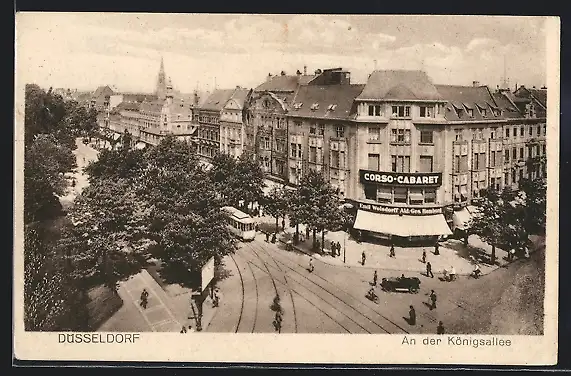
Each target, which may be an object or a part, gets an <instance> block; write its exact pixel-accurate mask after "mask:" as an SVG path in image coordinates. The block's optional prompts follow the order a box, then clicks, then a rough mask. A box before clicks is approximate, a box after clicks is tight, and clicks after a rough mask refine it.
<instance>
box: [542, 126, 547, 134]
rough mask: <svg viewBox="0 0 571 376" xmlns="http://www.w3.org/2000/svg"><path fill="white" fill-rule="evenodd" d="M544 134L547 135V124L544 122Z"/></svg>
mask: <svg viewBox="0 0 571 376" xmlns="http://www.w3.org/2000/svg"><path fill="white" fill-rule="evenodd" d="M543 135H544V136H546V135H547V126H546V125H545V124H543Z"/></svg>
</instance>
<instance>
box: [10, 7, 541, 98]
mask: <svg viewBox="0 0 571 376" xmlns="http://www.w3.org/2000/svg"><path fill="white" fill-rule="evenodd" d="M544 22H545V19H543V18H539V17H534V18H526V17H476V16H464V17H462V16H350V15H335V16H319V15H238V14H233V15H205V14H202V15H191V14H134V13H132V14H115V13H113V14H112V13H106V14H103V13H27V14H25V13H24V14H19V15H18V16H17V19H16V45H17V52H16V53H17V55H16V59H17V60H16V67H17V74H18V79H19V80H21V82H22V81H23V82H34V83H37V84H39V85H41V86H43V87H49V86H54V87H71V88H78V89H81V90H93V89H94V88H95V87H97V86H99V85H105V84H109V85H112V86H114V87H115V88H116V89H118V90H120V91H152V90H153V88H154V86H155V82H156V75H157V72H158V69H159V64H160V58H161V56H162V57H163V58H164V63H165V69H166V72H167V75H168V76H170V77H171V78H172V81H173V84H174V86H175V88H177V89H179V90H181V91H183V92H187V93H188V92H192V91H193V90H194V89H195V88H196V87H197V86H198V88H199V89H200V90H211V89H212V87H213V86H214V84H215V83H216V85H217V87H218V88H231V87H234V86H236V85H241V86H244V87H255V86H257V85H259V84H260V83H261V82H263V80H264V79H265V78H266V76H267V75H268V73H270V72H271V73H272V74H279V72H280V71H282V70H284V71H286V72H287V73H290V74H293V73H295V71H296V70H298V69H299V70H303V66H304V65H307V70H308V72H313V71H315V69H317V68H322V69H323V68H332V67H343V68H346V69H349V70H350V71H351V72H352V81H353V82H355V83H365V82H366V79H367V76H368V74H369V73H370V72H371V71H372V70H373V69H375V60H376V68H377V69H424V70H425V71H426V72H427V73H428V74H429V75H430V77H431V78H432V80H433V81H434V82H435V83H440V84H458V85H465V84H471V82H472V81H473V80H477V81H480V82H481V83H482V84H488V85H490V86H493V87H495V85H497V84H499V83H501V80H502V77H503V74H504V67H505V69H506V73H507V76H508V78H509V82H510V86H514V85H515V83H518V84H525V85H529V86H534V85H535V86H542V85H544V84H545V75H546V73H545V71H546V63H545V59H546V57H545V56H546V51H545V49H546V46H545V45H546V37H545V27H544ZM504 61H505V64H504Z"/></svg>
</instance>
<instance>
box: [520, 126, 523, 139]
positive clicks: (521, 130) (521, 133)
mask: <svg viewBox="0 0 571 376" xmlns="http://www.w3.org/2000/svg"><path fill="white" fill-rule="evenodd" d="M519 135H520V137H523V126H522V127H521V128H520V129H519Z"/></svg>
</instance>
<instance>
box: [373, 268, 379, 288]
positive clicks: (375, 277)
mask: <svg viewBox="0 0 571 376" xmlns="http://www.w3.org/2000/svg"><path fill="white" fill-rule="evenodd" d="M377 278H378V275H377V271H376V270H375V274H373V285H374V286H376V285H377Z"/></svg>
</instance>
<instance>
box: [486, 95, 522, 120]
mask: <svg viewBox="0 0 571 376" xmlns="http://www.w3.org/2000/svg"><path fill="white" fill-rule="evenodd" d="M507 93H508V92H495V93H493V94H492V96H493V97H494V100H495V101H496V104H497V106H498V108H499V109H500V110H502V113H503V116H504V117H506V118H510V119H513V118H521V117H523V114H522V113H521V111H520V109H519V108H518V107H517V105H515V103H512V101H511V100H510V98H509V97H508V96H507V95H506V94H507Z"/></svg>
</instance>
